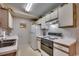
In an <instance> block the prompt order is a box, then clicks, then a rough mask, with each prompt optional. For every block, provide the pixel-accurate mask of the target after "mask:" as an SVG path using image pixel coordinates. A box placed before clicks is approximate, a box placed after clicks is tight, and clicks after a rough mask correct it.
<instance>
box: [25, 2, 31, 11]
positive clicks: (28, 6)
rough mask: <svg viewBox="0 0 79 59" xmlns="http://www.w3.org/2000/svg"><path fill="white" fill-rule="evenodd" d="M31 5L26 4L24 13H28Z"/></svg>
mask: <svg viewBox="0 0 79 59" xmlns="http://www.w3.org/2000/svg"><path fill="white" fill-rule="evenodd" d="M32 5H33V3H28V4H27V5H26V7H25V11H28V12H29V11H30V9H31V7H32Z"/></svg>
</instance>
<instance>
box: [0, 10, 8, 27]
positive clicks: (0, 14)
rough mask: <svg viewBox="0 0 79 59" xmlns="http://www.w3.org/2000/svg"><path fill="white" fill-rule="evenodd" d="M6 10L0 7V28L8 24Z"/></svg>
mask: <svg viewBox="0 0 79 59" xmlns="http://www.w3.org/2000/svg"><path fill="white" fill-rule="evenodd" d="M7 13H8V12H7V10H4V9H0V24H1V27H2V28H7V26H8V24H7V23H8V14H7Z"/></svg>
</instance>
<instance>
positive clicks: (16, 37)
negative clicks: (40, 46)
mask: <svg viewBox="0 0 79 59" xmlns="http://www.w3.org/2000/svg"><path fill="white" fill-rule="evenodd" d="M2 38H3V37H0V39H2ZM7 39H8V40H11V39H18V36H17V35H10V36H8V35H6V36H5V39H4V40H7Z"/></svg>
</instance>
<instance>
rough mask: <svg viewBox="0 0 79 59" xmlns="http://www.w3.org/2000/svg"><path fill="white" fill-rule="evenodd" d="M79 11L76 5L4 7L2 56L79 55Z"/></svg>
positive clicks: (1, 9) (1, 10) (1, 8)
mask: <svg viewBox="0 0 79 59" xmlns="http://www.w3.org/2000/svg"><path fill="white" fill-rule="evenodd" d="M22 5H24V6H28V5H30V7H28V8H33V9H31V11H29V10H30V9H27V10H26V11H24V10H22V9H23V8H22ZM32 5H33V6H32ZM35 6H37V7H35ZM48 7H49V8H48ZM51 7H52V8H51ZM39 8H41V11H42V12H41V11H40V9H39ZM35 9H36V10H35ZM46 9H47V10H46ZM34 10H35V11H34ZM45 10H46V11H45ZM78 10H79V4H74V3H13V4H12V3H10V4H9V3H8V4H7V3H5V4H0V13H1V14H0V28H1V29H0V55H1V56H7V55H8V56H13V55H14V56H15V55H16V56H19V55H20V56H76V55H79V52H78V43H79V42H78V41H79V40H78V39H79V37H78V34H79V32H78V31H79V28H78V26H79V25H78V23H79V22H78V19H79V18H78V14H79V13H78V12H79V11H78ZM32 11H34V12H32ZM41 13H43V14H41ZM33 14H34V15H33ZM40 14H41V16H39V17H37V16H38V15H40ZM35 15H36V16H35ZM2 19H3V20H2Z"/></svg>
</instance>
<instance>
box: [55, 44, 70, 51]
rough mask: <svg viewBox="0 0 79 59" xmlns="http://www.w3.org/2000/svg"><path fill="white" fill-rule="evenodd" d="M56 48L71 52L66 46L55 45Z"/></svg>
mask: <svg viewBox="0 0 79 59" xmlns="http://www.w3.org/2000/svg"><path fill="white" fill-rule="evenodd" d="M54 47H57V48H59V49H61V50H64V51H66V52H69V49H68V48H66V47H64V46H61V45H58V44H54Z"/></svg>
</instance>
